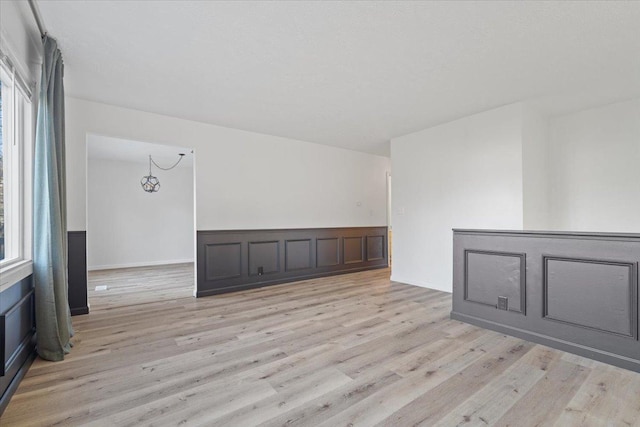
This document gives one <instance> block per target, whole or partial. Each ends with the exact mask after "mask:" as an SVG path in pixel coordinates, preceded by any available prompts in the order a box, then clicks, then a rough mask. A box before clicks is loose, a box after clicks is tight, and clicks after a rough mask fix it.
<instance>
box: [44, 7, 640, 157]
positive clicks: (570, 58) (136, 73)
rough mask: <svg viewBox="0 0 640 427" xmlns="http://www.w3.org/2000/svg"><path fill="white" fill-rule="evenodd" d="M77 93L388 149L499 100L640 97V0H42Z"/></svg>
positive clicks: (550, 104) (576, 102)
mask: <svg viewBox="0 0 640 427" xmlns="http://www.w3.org/2000/svg"><path fill="white" fill-rule="evenodd" d="M39 6H40V9H41V11H42V14H43V17H44V20H45V22H46V25H47V27H48V30H49V33H50V34H51V35H52V36H54V37H56V38H57V39H58V41H59V43H60V46H61V49H62V51H63V56H64V59H65V86H66V90H67V93H68V94H69V95H72V96H75V97H79V98H84V99H89V100H94V101H99V102H104V103H108V104H114V105H120V106H124V107H129V108H134V109H139V110H144V111H151V112H155V113H160V114H167V115H171V116H176V117H182V118H186V119H192V120H197V121H202V122H207V123H213V124H217V125H222V126H228V127H234V128H239V129H244V130H252V131H256V132H262V133H266V134H272V135H278V136H285V137H290V138H297V139H302V140H306V141H311V142H318V143H322V144H328V145H335V146H341V147H345V148H350V149H354V150H359V151H364V152H370V153H376V154H383V155H388V153H389V144H388V141H389V139H390V138H392V137H396V136H400V135H404V134H407V133H410V132H414V131H417V130H420V129H424V128H426V127H429V126H433V125H435V124H438V123H442V122H445V121H449V120H452V119H456V118H459V117H463V116H465V115H468V114H472V113H475V112H479V111H483V110H486V109H489V108H493V107H497V106H500V105H504V104H508V103H512V102H516V101H521V100H534V101H535V104H536V105H539V106H540V107H542V108H543V109H545V110H547V111H548V112H550V113H553V114H561V113H565V112H569V111H572V110H579V109H584V108H588V107H590V106H595V105H599V104H604V103H610V102H614V101H617V100H622V99H629V98H633V97H637V96H640V2H533V1H531V2H516V1H513V2H507V1H502V2H319V1H318V2H311V1H305V2H290V1H287V2H242V1H230V2H213V1H212V2H205V1H127V2H123V1H76V0H72V1H56V0H47V1H43V0H41V1H40V2H39Z"/></svg>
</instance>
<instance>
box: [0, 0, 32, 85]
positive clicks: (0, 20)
mask: <svg viewBox="0 0 640 427" xmlns="http://www.w3.org/2000/svg"><path fill="white" fill-rule="evenodd" d="M0 41H1V43H0V48H1V49H2V51H3V52H4V53H5V54H6V55H8V56H9V58H10V59H11V61H12V62H13V65H14V66H15V67H16V68H17V69H18V72H19V73H20V74H21V75H22V76H23V77H24V78H25V79H27V80H28V83H29V84H35V83H36V81H37V79H38V78H39V75H40V65H41V63H42V62H41V61H42V44H41V42H40V33H39V31H38V27H37V26H36V23H35V19H34V18H33V16H32V14H31V10H30V9H29V3H27V2H26V1H16V0H2V1H0Z"/></svg>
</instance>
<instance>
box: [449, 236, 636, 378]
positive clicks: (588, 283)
mask: <svg viewBox="0 0 640 427" xmlns="http://www.w3.org/2000/svg"><path fill="white" fill-rule="evenodd" d="M638 262H640V235H638V234H620V233H561V232H533V231H501V230H454V233H453V309H452V311H451V317H452V318H454V319H458V320H462V321H465V322H468V323H473V324H476V325H478V326H482V327H485V328H490V329H494V330H497V331H500V332H503V333H509V334H512V335H515V336H518V337H521V338H525V339H528V340H530V341H534V342H539V343H542V344H545V345H549V346H551V347H556V348H559V349H561V350H565V351H571V352H573V353H576V354H580V355H582V356H586V357H591V358H594V359H597V360H601V361H603V362H606V363H611V364H615V365H618V366H621V367H624V368H627V369H632V370H635V371H638V372H640V341H639V340H638V326H639V325H638V322H639V318H638V317H639V316H638ZM502 296H506V297H507V298H508V306H509V310H501V309H499V307H498V302H497V301H496V300H497V298H498V297H502ZM518 300H519V301H520V307H518V306H517V305H514V303H515V304H517V301H518ZM518 308H520V309H521V310H520V311H521V313H514V312H513V311H511V310H515V311H518V310H517V309H518Z"/></svg>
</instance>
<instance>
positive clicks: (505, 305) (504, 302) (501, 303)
mask: <svg viewBox="0 0 640 427" xmlns="http://www.w3.org/2000/svg"><path fill="white" fill-rule="evenodd" d="M498 310H509V298H507V297H498Z"/></svg>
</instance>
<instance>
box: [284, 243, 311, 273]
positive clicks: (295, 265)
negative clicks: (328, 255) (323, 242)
mask: <svg viewBox="0 0 640 427" xmlns="http://www.w3.org/2000/svg"><path fill="white" fill-rule="evenodd" d="M284 244H285V252H286V253H285V264H284V265H285V267H284V268H285V270H287V271H293V270H305V269H308V268H311V267H313V258H311V239H302V240H286V241H285V243H284Z"/></svg>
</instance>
